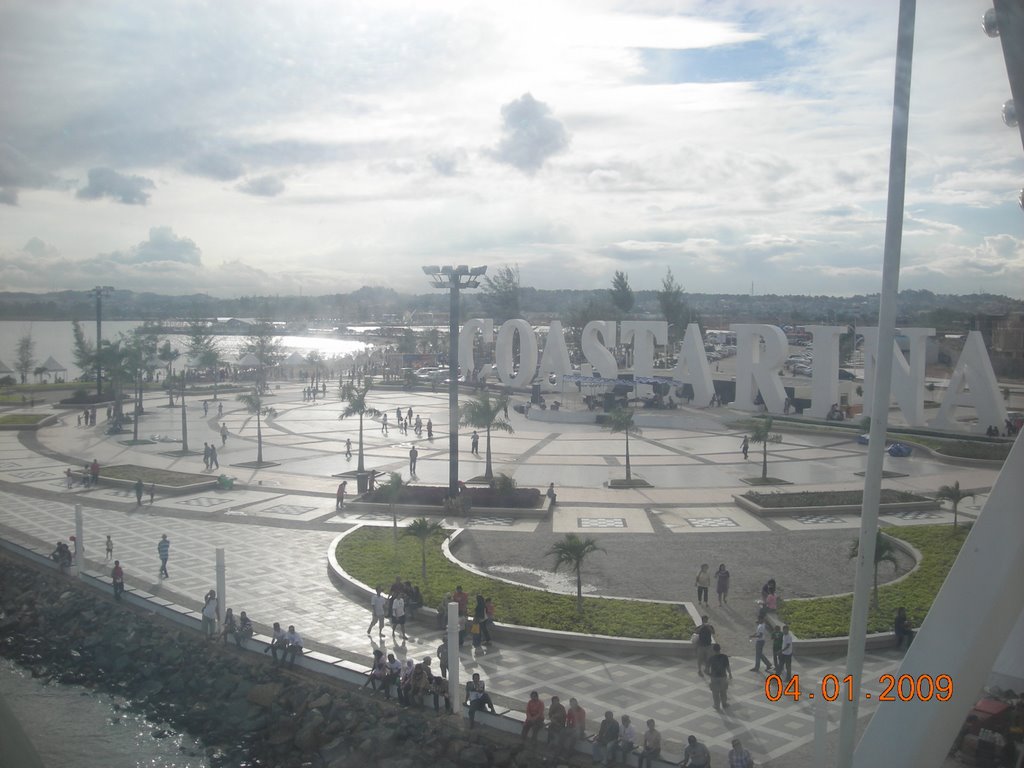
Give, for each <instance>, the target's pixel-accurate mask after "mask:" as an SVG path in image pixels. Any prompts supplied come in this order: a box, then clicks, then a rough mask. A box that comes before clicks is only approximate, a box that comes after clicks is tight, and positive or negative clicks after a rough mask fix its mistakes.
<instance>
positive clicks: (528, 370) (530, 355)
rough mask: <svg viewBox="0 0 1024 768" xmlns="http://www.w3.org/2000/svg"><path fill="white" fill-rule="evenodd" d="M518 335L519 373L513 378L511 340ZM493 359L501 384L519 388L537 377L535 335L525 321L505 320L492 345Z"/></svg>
mask: <svg viewBox="0 0 1024 768" xmlns="http://www.w3.org/2000/svg"><path fill="white" fill-rule="evenodd" d="M517 333H518V334H519V373H518V374H517V375H516V376H515V378H513V373H514V367H515V360H514V359H513V357H512V346H513V339H514V338H515V335H516V334H517ZM494 359H495V363H496V364H497V366H498V378H499V379H500V380H501V383H502V384H506V385H509V386H511V385H512V384H513V383H515V384H518V385H519V386H521V387H525V386H527V385H528V384H530V383H531V382H532V381H533V379H534V377H535V376H536V375H537V335H536V334H535V333H534V332H533V327H532V326H531V325H530V324H529V323H528V322H526V321H525V320H506V321H505V322H504V323H502V324H501V328H500V329H499V330H498V338H497V340H496V341H495V343H494Z"/></svg>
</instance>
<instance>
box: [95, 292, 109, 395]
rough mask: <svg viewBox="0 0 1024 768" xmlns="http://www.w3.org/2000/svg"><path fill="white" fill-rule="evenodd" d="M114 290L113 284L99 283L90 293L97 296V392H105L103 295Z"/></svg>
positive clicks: (99, 393)
mask: <svg viewBox="0 0 1024 768" xmlns="http://www.w3.org/2000/svg"><path fill="white" fill-rule="evenodd" d="M113 292H114V289H113V287H112V286H109V285H97V286H96V287H95V288H93V289H92V290H91V291H89V293H91V294H92V295H93V296H95V297H96V394H97V395H102V394H103V365H102V364H101V363H100V344H101V343H102V341H103V335H102V333H101V330H102V324H103V297H104V296H109V295H110V294H111V293H113Z"/></svg>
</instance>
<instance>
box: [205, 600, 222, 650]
mask: <svg viewBox="0 0 1024 768" xmlns="http://www.w3.org/2000/svg"><path fill="white" fill-rule="evenodd" d="M219 618H220V608H219V604H218V602H217V593H216V592H215V591H213V590H212V589H211V590H210V591H209V592H207V593H206V597H204V598H203V636H204V637H205V638H206V640H207V641H209V640H213V637H214V635H215V634H216V633H217V620H218V619H219Z"/></svg>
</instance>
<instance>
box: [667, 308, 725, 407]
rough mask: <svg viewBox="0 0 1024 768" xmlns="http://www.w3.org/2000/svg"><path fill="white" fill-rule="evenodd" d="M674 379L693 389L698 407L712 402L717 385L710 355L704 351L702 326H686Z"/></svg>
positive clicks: (694, 324)
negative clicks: (710, 362) (713, 377)
mask: <svg viewBox="0 0 1024 768" xmlns="http://www.w3.org/2000/svg"><path fill="white" fill-rule="evenodd" d="M672 378H674V379H678V380H679V381H681V382H682V383H683V384H689V385H690V386H691V387H693V401H694V402H695V403H697V404H698V405H702V406H703V405H704V404H705V403H710V402H711V395H712V393H714V391H715V384H714V382H713V381H712V380H711V366H710V365H708V355H707V352H705V351H704V339H703V338H702V337H701V335H700V326H699V325H697V323H690V324H689V325H688V326H686V334H685V335H684V336H683V343H682V344H680V345H679V359H678V360H677V361H676V367H675V368H674V369H673V371H672Z"/></svg>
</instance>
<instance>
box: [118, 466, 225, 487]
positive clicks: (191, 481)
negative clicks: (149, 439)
mask: <svg viewBox="0 0 1024 768" xmlns="http://www.w3.org/2000/svg"><path fill="white" fill-rule="evenodd" d="M104 478H108V479H110V480H131V481H133V482H134V481H135V480H138V479H140V478H141V479H142V482H144V483H146V484H149V483H156V484H157V485H164V486H170V487H172V488H173V487H180V486H185V485H195V484H196V483H212V482H213V481H214V479H215V478H214V477H213V476H211V475H199V474H192V473H190V472H174V471H172V470H169V469H155V468H153V467H140V466H139V465H138V464H117V465H115V466H112V467H100V480H101V481H102V480H103V479H104Z"/></svg>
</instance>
